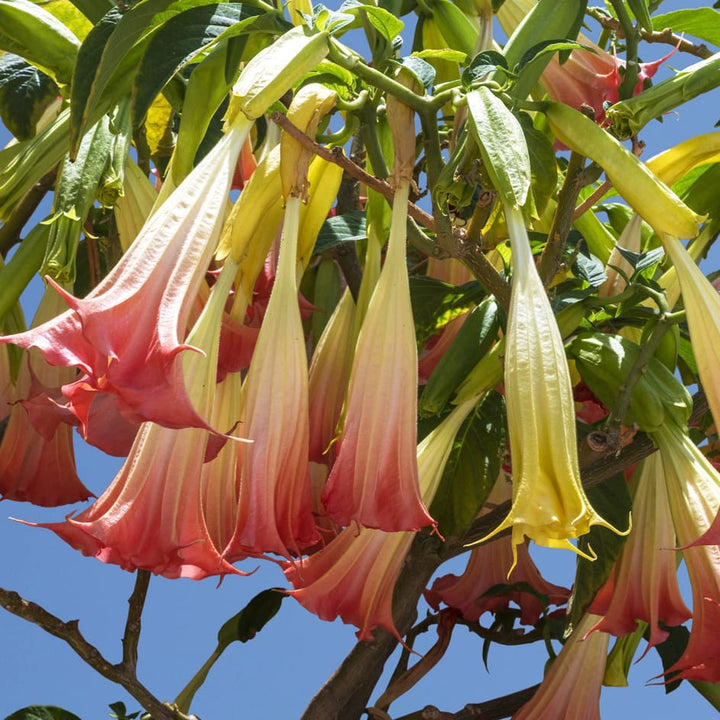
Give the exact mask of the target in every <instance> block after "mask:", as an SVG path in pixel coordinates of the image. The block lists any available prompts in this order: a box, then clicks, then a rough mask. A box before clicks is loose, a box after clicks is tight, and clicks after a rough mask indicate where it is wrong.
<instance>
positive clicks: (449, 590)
mask: <svg viewBox="0 0 720 720" xmlns="http://www.w3.org/2000/svg"><path fill="white" fill-rule="evenodd" d="M512 563H513V545H512V538H511V537H510V536H509V535H508V536H505V537H501V538H498V539H496V540H493V541H492V542H489V543H486V544H485V545H480V546H478V547H476V548H475V549H474V550H473V551H472V552H471V553H470V557H469V559H468V564H467V567H466V568H465V572H464V573H463V574H462V575H461V576H460V577H458V576H457V575H444V576H443V577H440V578H438V579H437V580H435V582H434V583H433V585H432V587H431V588H430V589H429V590H426V591H425V599H426V600H427V601H428V603H429V604H430V605H431V606H432V607H434V608H435V609H436V610H438V609H439V608H440V603H441V602H443V603H445V604H446V605H447V606H448V607H451V608H455V609H456V610H459V611H460V612H461V613H462V616H463V617H464V618H465V619H466V620H479V619H480V616H481V615H482V614H483V613H484V612H491V613H497V612H500V611H502V610H505V609H507V608H508V607H509V605H510V603H511V602H514V603H515V604H516V605H517V606H518V607H519V608H520V613H521V614H520V621H521V622H522V624H523V625H534V624H535V623H536V622H537V621H538V620H539V619H540V616H541V615H542V612H543V605H542V602H541V601H540V599H539V598H538V597H537V596H536V595H533V594H532V593H529V592H527V591H524V590H514V589H510V590H508V591H507V592H503V593H501V594H497V595H496V594H493V595H489V596H485V597H483V596H484V595H485V593H487V591H488V590H490V589H491V588H493V587H495V586H496V585H507V584H513V583H527V584H528V585H530V587H532V588H533V590H535V591H536V592H537V593H539V594H541V595H545V596H546V597H547V599H548V604H552V605H562V604H563V603H565V602H567V599H568V597H570V591H569V590H568V589H567V588H564V587H560V586H559V585H553V584H552V583H550V582H548V581H547V580H545V578H543V577H542V575H540V573H539V572H538V569H537V567H536V566H535V563H534V562H533V561H532V558H531V557H530V552H529V551H528V546H527V544H522V545H518V546H517V563H516V564H515V566H514V567H513V569H512V572H511V573H510V576H509V577H508V575H507V568H508V567H510V566H511V565H512Z"/></svg>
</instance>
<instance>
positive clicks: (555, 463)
mask: <svg viewBox="0 0 720 720" xmlns="http://www.w3.org/2000/svg"><path fill="white" fill-rule="evenodd" d="M505 216H506V220H507V225H508V230H509V233H510V241H511V245H512V251H513V263H514V273H513V285H512V294H511V298H510V312H509V316H508V328H507V336H506V347H505V398H506V403H507V417H508V432H509V441H510V454H511V462H512V474H513V504H512V509H511V510H510V514H509V515H508V516H507V518H506V519H505V520H504V521H503V522H502V523H501V524H500V525H499V526H498V527H497V528H496V529H495V530H494V531H493V532H492V533H490V535H488V537H492V536H493V535H495V534H496V533H498V532H500V531H501V530H504V529H505V528H508V527H511V528H512V540H513V546H515V547H516V546H517V545H519V544H521V543H522V542H523V541H524V538H525V537H526V536H527V537H529V538H532V539H533V540H534V541H535V542H536V543H538V544H539V545H546V546H548V547H560V548H568V549H572V550H575V551H576V552H578V551H577V549H576V548H575V546H574V545H572V544H571V543H570V539H572V538H577V537H579V536H581V535H584V534H585V533H587V532H588V531H589V530H590V526H591V525H603V526H604V527H607V528H610V529H612V530H615V529H614V528H613V527H612V526H611V525H610V524H609V523H608V522H607V521H605V520H604V519H603V518H602V517H600V515H598V514H597V512H595V510H594V509H593V508H592V506H591V505H590V503H589V502H588V499H587V497H586V496H585V492H584V490H583V488H582V485H581V482H580V469H579V466H578V458H577V440H576V434H575V408H574V404H573V395H572V384H571V381H570V372H569V370H568V364H567V358H566V356H565V350H564V347H563V341H562V337H561V336H560V331H559V329H558V326H557V323H556V321H555V317H554V315H553V312H552V309H551V307H550V303H549V301H548V299H547V295H546V294H545V289H544V288H543V285H542V282H541V280H540V277H539V276H538V274H537V270H536V269H535V265H534V263H533V258H532V252H531V249H530V242H529V240H528V237H527V232H526V230H525V225H524V221H523V218H522V213H521V212H520V211H519V210H517V209H512V208H509V207H508V206H506V209H505Z"/></svg>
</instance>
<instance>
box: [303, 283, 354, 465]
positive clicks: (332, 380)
mask: <svg viewBox="0 0 720 720" xmlns="http://www.w3.org/2000/svg"><path fill="white" fill-rule="evenodd" d="M354 326H355V301H354V300H353V298H352V295H351V294H350V291H349V290H347V289H346V290H345V293H344V294H343V296H342V298H341V299H340V302H339V303H338V305H337V307H336V308H335V311H334V312H333V314H332V316H331V317H330V319H329V320H328V323H327V325H326V326H325V329H324V330H323V333H322V335H321V336H320V340H319V341H318V344H317V346H316V347H315V352H314V353H313V358H312V362H311V363H310V374H309V380H308V391H309V397H310V408H309V412H310V456H309V457H310V460H312V461H313V462H322V463H326V464H327V465H332V463H333V460H334V458H335V446H334V443H333V440H334V438H335V436H336V433H337V426H338V422H339V420H340V414H341V412H342V407H343V402H344V400H345V390H346V388H347V383H348V377H349V375H350V366H351V363H352V353H353V349H354V341H355V332H354Z"/></svg>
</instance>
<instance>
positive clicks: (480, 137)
mask: <svg viewBox="0 0 720 720" xmlns="http://www.w3.org/2000/svg"><path fill="white" fill-rule="evenodd" d="M467 102H468V112H469V117H470V132H471V134H472V136H473V138H474V140H475V142H476V143H477V144H478V147H479V148H480V154H481V155H482V159H483V164H484V165H485V169H486V170H487V172H488V174H489V175H490V178H491V179H492V181H493V185H495V188H496V190H497V191H498V192H499V193H500V194H501V195H502V196H503V197H504V198H505V200H506V201H508V202H511V203H512V204H513V205H515V206H516V207H523V205H525V201H526V200H527V194H528V190H529V189H530V181H531V170H530V155H529V153H528V149H527V144H526V143H525V135H524V134H523V130H522V127H521V125H520V122H519V121H518V119H517V118H516V117H515V115H513V114H512V112H510V110H508V109H507V107H505V103H504V102H503V101H502V100H501V99H500V98H499V97H497V95H495V93H493V92H492V91H491V90H490V89H489V88H487V87H483V86H481V87H479V88H477V89H476V90H472V91H470V92H469V93H468V94H467Z"/></svg>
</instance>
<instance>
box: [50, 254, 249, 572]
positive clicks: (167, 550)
mask: <svg viewBox="0 0 720 720" xmlns="http://www.w3.org/2000/svg"><path fill="white" fill-rule="evenodd" d="M235 269H236V266H234V267H233V266H230V267H227V268H225V270H226V271H225V272H223V273H221V275H220V278H219V280H218V282H217V283H216V284H215V286H214V288H213V293H212V295H211V298H210V301H209V302H208V303H207V305H206V306H205V308H204V310H203V312H202V314H201V316H200V318H199V319H198V321H197V323H196V324H195V326H194V328H193V330H192V332H191V333H190V337H189V340H191V341H192V342H194V343H196V344H197V347H198V348H199V349H200V350H201V351H202V353H192V355H191V356H190V357H189V359H187V360H186V363H188V364H189V367H188V377H190V378H191V379H192V380H193V383H192V385H191V388H192V397H191V400H192V401H193V403H194V404H195V406H196V407H198V408H200V409H201V411H202V412H204V413H206V414H208V415H209V413H210V409H211V406H212V400H213V394H214V385H215V364H216V361H217V345H218V337H219V333H220V317H221V314H222V312H223V307H224V304H225V300H226V297H227V293H228V291H229V289H230V284H231V282H232V279H233V277H234V270H235ZM208 437H209V433H208V432H207V431H205V430H203V429H201V428H183V429H180V430H176V429H171V428H166V427H162V426H160V425H156V424H154V423H144V424H143V425H141V427H140V430H139V432H138V435H137V437H136V439H135V442H134V444H133V447H132V449H131V451H130V455H129V457H128V458H127V460H126V461H125V463H124V465H123V466H122V468H121V469H120V472H119V473H118V475H117V476H116V477H115V479H114V480H113V482H112V483H111V484H110V486H109V487H108V489H107V490H106V491H105V492H104V493H103V494H102V496H101V497H99V498H98V499H97V500H96V501H95V503H93V505H91V506H90V507H89V508H88V509H87V510H85V511H83V512H82V513H80V514H79V515H77V516H75V517H68V518H67V519H66V520H65V522H62V523H51V524H46V525H42V527H46V528H48V529H50V530H53V531H54V532H55V533H56V534H57V535H58V536H59V537H61V538H62V539H63V540H65V541H66V542H68V543H69V544H70V545H72V546H73V547H75V548H77V549H78V550H80V551H81V552H83V553H84V554H85V555H92V556H95V557H97V558H98V559H99V560H101V561H103V562H108V563H114V564H117V565H120V566H121V567H123V568H124V569H127V570H135V569H144V570H150V571H151V572H153V573H157V574H161V575H164V576H166V577H170V578H174V577H190V578H193V579H200V578H203V577H206V576H208V575H217V574H227V573H237V572H238V571H237V570H235V568H233V567H232V565H230V564H229V563H228V562H227V561H226V560H225V559H223V557H222V556H221V548H220V549H219V548H217V547H216V546H215V544H214V542H213V537H212V536H211V534H210V530H209V529H208V526H207V524H206V521H205V512H204V501H205V500H206V497H205V496H204V494H203V487H202V479H203V463H204V461H205V455H206V446H207V441H208Z"/></svg>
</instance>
